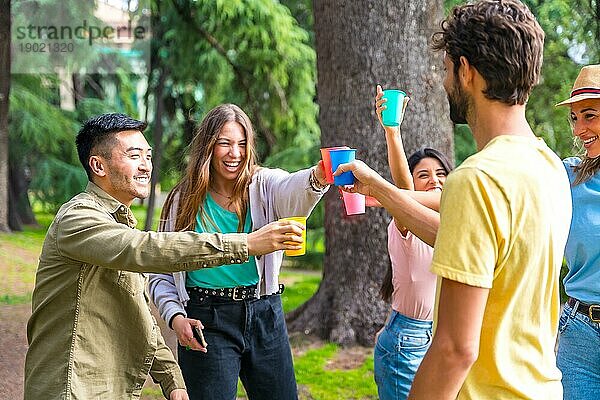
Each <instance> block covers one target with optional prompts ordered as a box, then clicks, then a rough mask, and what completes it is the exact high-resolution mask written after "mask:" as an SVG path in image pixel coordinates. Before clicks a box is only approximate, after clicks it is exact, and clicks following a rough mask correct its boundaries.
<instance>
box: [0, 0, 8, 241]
mask: <svg viewBox="0 0 600 400" xmlns="http://www.w3.org/2000/svg"><path fill="white" fill-rule="evenodd" d="M10 42H11V41H10V0H0V232H8V231H10V229H9V225H8V192H9V188H8V104H9V99H10Z"/></svg>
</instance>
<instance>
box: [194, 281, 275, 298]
mask: <svg viewBox="0 0 600 400" xmlns="http://www.w3.org/2000/svg"><path fill="white" fill-rule="evenodd" d="M186 289H187V291H188V293H189V294H190V295H191V294H194V295H196V296H198V297H200V298H206V297H209V296H213V297H221V298H225V299H231V300H234V301H242V300H254V299H258V298H260V294H259V291H258V288H257V287H256V285H253V286H237V287H233V288H219V289H207V288H203V287H198V286H193V287H187V288H186ZM284 290H285V286H284V285H283V284H279V290H278V291H277V292H275V293H272V294H281V293H283V291H284ZM263 297H264V296H263Z"/></svg>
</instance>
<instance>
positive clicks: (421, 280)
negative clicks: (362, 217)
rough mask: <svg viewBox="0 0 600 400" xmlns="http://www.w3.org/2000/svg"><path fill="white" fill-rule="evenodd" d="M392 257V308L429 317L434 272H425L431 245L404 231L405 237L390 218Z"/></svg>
mask: <svg viewBox="0 0 600 400" xmlns="http://www.w3.org/2000/svg"><path fill="white" fill-rule="evenodd" d="M388 252H389V254H390V259H391V260H392V283H393V286H394V293H393V295H392V308H393V309H394V310H396V311H398V312H399V313H400V314H402V315H405V316H407V317H410V318H415V319H421V320H431V319H433V304H434V301H435V287H436V281H437V275H435V274H433V273H432V272H430V271H429V268H430V266H431V259H432V258H433V247H431V246H429V245H428V244H427V243H425V242H423V241H422V240H421V239H419V238H418V237H416V236H415V235H413V234H412V232H410V231H408V232H407V234H406V237H404V236H402V233H400V231H399V230H398V228H397V227H396V224H394V220H392V221H391V222H390V224H389V226H388Z"/></svg>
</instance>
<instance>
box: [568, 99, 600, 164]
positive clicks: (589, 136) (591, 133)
mask: <svg viewBox="0 0 600 400" xmlns="http://www.w3.org/2000/svg"><path fill="white" fill-rule="evenodd" d="M570 122H571V127H572V128H573V135H574V136H575V137H577V138H578V139H579V140H581V142H582V143H583V146H584V147H585V151H586V155H587V156H588V157H590V158H596V157H598V156H600V140H598V136H600V99H587V100H581V101H578V102H576V103H573V104H571V115H570Z"/></svg>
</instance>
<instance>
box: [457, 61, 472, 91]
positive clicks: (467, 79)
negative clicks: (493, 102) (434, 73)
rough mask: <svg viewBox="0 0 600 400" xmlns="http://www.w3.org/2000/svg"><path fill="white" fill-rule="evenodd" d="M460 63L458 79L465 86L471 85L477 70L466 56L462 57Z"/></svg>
mask: <svg viewBox="0 0 600 400" xmlns="http://www.w3.org/2000/svg"><path fill="white" fill-rule="evenodd" d="M458 62H459V63H460V66H459V68H458V78H459V79H460V81H461V83H462V85H463V86H466V85H470V84H471V83H472V81H473V77H474V73H475V68H473V66H472V65H471V63H470V62H469V60H467V58H466V57H465V56H460V58H459V59H458Z"/></svg>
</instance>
